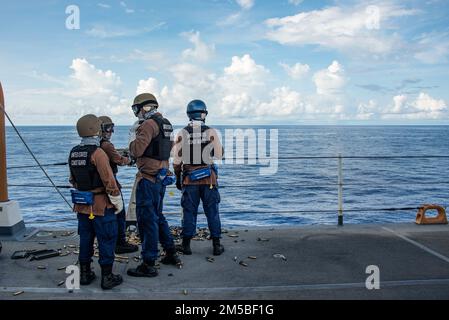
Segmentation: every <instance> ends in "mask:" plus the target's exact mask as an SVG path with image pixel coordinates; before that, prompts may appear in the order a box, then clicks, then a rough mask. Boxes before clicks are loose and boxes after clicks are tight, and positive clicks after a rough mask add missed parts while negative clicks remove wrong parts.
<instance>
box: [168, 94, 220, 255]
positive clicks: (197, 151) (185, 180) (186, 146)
mask: <svg viewBox="0 0 449 320" xmlns="http://www.w3.org/2000/svg"><path fill="white" fill-rule="evenodd" d="M207 114H208V111H207V107H206V104H205V103H204V102H203V101H201V100H193V101H191V102H190V103H189V104H188V105H187V116H188V118H189V121H190V122H189V124H188V125H187V126H186V127H185V128H184V129H183V130H181V131H180V133H179V134H178V136H177V138H176V144H175V146H174V150H173V152H174V156H175V159H174V164H173V166H174V170H175V175H176V177H177V184H176V187H177V188H178V189H179V190H181V191H182V198H181V206H182V210H183V218H182V238H183V239H182V245H180V246H177V249H178V251H180V252H183V253H184V254H186V255H190V254H192V250H191V248H190V240H191V239H192V237H193V236H195V234H196V223H197V214H198V206H199V204H200V200H201V201H202V203H203V208H204V213H205V214H206V218H207V223H208V226H209V231H210V234H211V238H212V241H213V254H214V255H216V256H218V255H221V254H222V253H223V252H224V247H223V246H222V245H221V244H220V237H221V222H220V215H219V203H220V193H219V192H218V182H217V178H218V170H217V167H216V165H215V164H214V163H213V159H214V158H215V159H221V158H222V156H223V147H222V145H221V143H220V139H219V137H218V134H217V132H216V131H215V130H214V129H212V128H210V127H208V126H206V123H205V122H206V116H207Z"/></svg>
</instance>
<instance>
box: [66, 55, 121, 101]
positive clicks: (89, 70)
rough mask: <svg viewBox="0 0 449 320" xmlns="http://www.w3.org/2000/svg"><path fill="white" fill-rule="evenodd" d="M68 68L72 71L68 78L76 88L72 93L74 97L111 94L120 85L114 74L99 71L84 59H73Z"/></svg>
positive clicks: (108, 71) (117, 77)
mask: <svg viewBox="0 0 449 320" xmlns="http://www.w3.org/2000/svg"><path fill="white" fill-rule="evenodd" d="M70 68H71V69H72V70H73V74H72V75H71V76H70V78H71V79H73V80H74V81H75V83H76V87H77V90H76V91H75V92H73V93H72V95H73V96H75V97H84V96H90V95H95V94H112V93H113V92H114V91H115V90H116V89H117V88H118V87H119V86H120V85H121V81H120V77H119V76H117V75H116V74H115V73H114V72H112V71H111V70H107V71H102V70H99V69H97V68H95V66H94V65H92V64H90V63H89V62H88V61H87V60H86V59H79V58H78V59H74V60H73V61H72V65H71V66H70Z"/></svg>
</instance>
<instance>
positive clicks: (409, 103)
mask: <svg viewBox="0 0 449 320" xmlns="http://www.w3.org/2000/svg"><path fill="white" fill-rule="evenodd" d="M447 116H448V107H447V104H446V102H445V101H444V100H442V99H435V98H433V97H431V96H430V95H429V94H427V93H424V92H421V93H420V94H419V95H418V96H417V97H416V98H415V99H414V100H412V99H410V98H409V97H408V96H406V95H397V96H395V97H393V105H392V106H389V107H387V108H386V109H385V110H384V111H383V115H382V118H383V119H411V120H421V119H443V118H447Z"/></svg>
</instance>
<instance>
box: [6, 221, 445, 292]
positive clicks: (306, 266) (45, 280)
mask: <svg viewBox="0 0 449 320" xmlns="http://www.w3.org/2000/svg"><path fill="white" fill-rule="evenodd" d="M65 232H66V230H65V231H62V232H59V233H58V232H54V233H52V234H51V235H49V236H48V237H37V236H36V235H37V233H36V232H34V233H32V234H30V235H29V237H28V238H24V239H26V240H25V241H5V240H2V243H3V251H2V253H1V255H0V299H120V300H124V299H170V300H187V299H214V300H215V299H231V300H233V299H262V300H275V299H289V300H291V299H448V298H449V227H448V226H417V225H414V224H389V225H347V226H344V227H334V226H319V227H318V226H315V227H289V228H274V229H273V228H270V229H249V230H244V229H241V230H230V231H229V232H228V233H227V234H224V235H223V241H222V242H223V244H224V246H225V249H226V251H225V253H224V254H223V255H222V256H219V257H214V261H213V262H209V261H208V260H207V257H213V256H212V250H211V245H212V244H211V242H210V241H207V240H206V241H194V242H192V250H193V252H194V254H193V255H192V256H182V260H183V262H184V267H183V268H182V269H178V268H176V267H174V266H165V265H161V267H160V270H159V271H160V274H159V276H158V277H156V278H144V279H141V278H131V277H129V276H127V275H126V270H127V269H128V268H129V267H133V266H135V265H137V264H138V263H137V262H136V261H134V259H133V257H135V256H136V255H138V254H128V255H124V256H129V257H130V259H129V263H119V262H116V263H115V266H114V269H115V272H116V273H120V274H122V276H123V277H124V283H123V284H122V285H121V286H119V287H117V288H116V289H114V290H111V291H103V290H101V288H100V286H99V282H100V281H99V279H98V278H97V280H95V281H94V283H92V284H91V285H90V286H87V287H81V290H75V291H74V292H73V293H69V292H68V291H67V289H65V287H64V285H62V286H58V284H60V283H61V282H62V281H64V280H65V279H66V276H67V275H66V274H65V272H64V270H58V269H61V268H62V267H64V266H67V265H70V264H74V263H75V262H76V261H77V255H76V254H75V253H72V254H70V255H68V256H64V257H56V258H51V259H48V260H43V261H28V260H11V259H10V256H11V254H12V253H13V252H14V251H16V250H23V249H42V248H51V249H59V248H63V246H64V245H66V246H68V245H78V238H77V236H76V234H74V235H72V236H66V235H65V236H63V234H64V233H65ZM40 235H41V233H40ZM230 235H237V236H238V237H231V236H230ZM261 239H262V240H268V241H260V240H261ZM44 242H45V244H44ZM69 250H70V251H75V250H76V249H74V248H72V249H69ZM275 254H282V255H284V256H285V257H286V260H283V259H280V258H275V256H274V255H275ZM249 256H252V257H256V259H250V258H248V257H249ZM236 257H237V258H236ZM240 261H243V262H244V263H245V264H247V266H243V265H241V264H239V262H240ZM93 265H94V268H95V272H96V273H97V275H99V273H100V270H99V266H98V264H97V259H94V264H93ZM369 265H376V266H378V267H379V269H380V280H381V282H380V290H368V289H366V287H365V281H366V279H367V277H368V276H369V275H368V274H367V273H366V267H367V266H369ZM39 266H41V267H42V266H44V267H46V269H38V267H39ZM21 291H23V293H22V294H20V295H17V296H14V293H17V292H21Z"/></svg>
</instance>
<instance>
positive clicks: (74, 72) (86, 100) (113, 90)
mask: <svg viewBox="0 0 449 320" xmlns="http://www.w3.org/2000/svg"><path fill="white" fill-rule="evenodd" d="M70 69H71V73H70V74H69V75H68V76H66V77H61V78H60V79H57V80H55V79H54V77H51V78H50V79H52V81H51V83H53V84H57V85H58V86H57V87H52V88H43V89H33V90H22V91H18V92H15V93H14V94H12V95H11V97H12V101H13V104H15V105H17V106H21V107H20V108H17V112H16V113H15V114H16V115H18V116H19V119H20V118H23V119H24V123H28V124H33V123H35V122H33V121H37V122H38V123H39V124H56V123H60V124H67V123H75V122H76V120H77V119H78V118H79V117H80V116H81V115H84V114H87V113H94V114H97V115H102V114H111V115H113V116H114V117H115V118H116V119H118V118H119V117H127V118H128V117H131V116H132V113H131V110H130V108H129V101H128V99H126V98H124V97H123V96H122V86H123V85H122V82H121V80H120V77H119V76H118V75H117V74H116V73H115V72H113V71H111V70H106V71H103V70H101V69H98V68H97V67H95V66H94V65H93V64H90V63H89V62H88V61H87V60H86V59H82V58H76V59H73V61H72V63H71V65H70ZM45 77H46V78H47V76H45ZM42 122H43V123H42Z"/></svg>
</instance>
